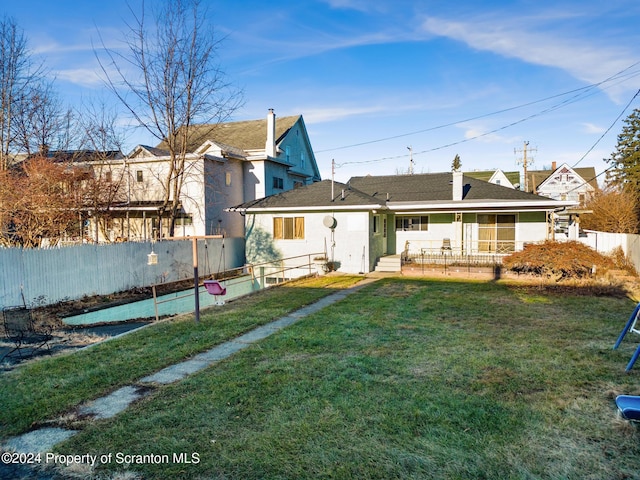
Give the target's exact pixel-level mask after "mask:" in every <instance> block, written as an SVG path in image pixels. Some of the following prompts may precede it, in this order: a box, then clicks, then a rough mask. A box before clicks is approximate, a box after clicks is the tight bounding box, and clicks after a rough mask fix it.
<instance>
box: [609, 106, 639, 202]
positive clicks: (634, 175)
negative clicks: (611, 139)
mask: <svg viewBox="0 0 640 480" xmlns="http://www.w3.org/2000/svg"><path fill="white" fill-rule="evenodd" d="M624 124H625V125H624V127H622V133H620V134H619V135H618V144H617V145H616V151H615V152H613V153H612V154H611V158H605V159H604V160H605V162H607V163H609V164H610V165H611V167H612V168H611V169H610V170H609V171H608V172H607V183H609V184H611V185H615V186H618V187H622V188H623V189H625V190H628V191H630V192H632V193H633V194H638V193H640V109H637V108H636V109H635V110H634V111H633V112H632V113H631V115H629V116H628V117H627V118H626V119H625V120H624Z"/></svg>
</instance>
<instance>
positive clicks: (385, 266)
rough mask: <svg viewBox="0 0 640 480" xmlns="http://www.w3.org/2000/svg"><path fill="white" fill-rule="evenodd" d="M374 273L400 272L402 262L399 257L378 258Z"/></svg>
mask: <svg viewBox="0 0 640 480" xmlns="http://www.w3.org/2000/svg"><path fill="white" fill-rule="evenodd" d="M375 271H376V272H400V271H402V261H401V259H400V255H387V256H385V257H380V258H379V259H378V263H377V264H376V268H375Z"/></svg>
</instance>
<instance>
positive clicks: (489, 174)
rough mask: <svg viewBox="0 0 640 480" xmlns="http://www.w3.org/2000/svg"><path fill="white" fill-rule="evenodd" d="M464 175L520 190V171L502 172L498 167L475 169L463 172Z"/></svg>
mask: <svg viewBox="0 0 640 480" xmlns="http://www.w3.org/2000/svg"><path fill="white" fill-rule="evenodd" d="M465 175H467V176H469V177H473V178H477V179H478V180H485V181H487V182H489V183H493V184H494V185H500V186H503V187H507V188H514V189H517V190H520V172H517V171H515V172H504V171H502V170H500V169H499V168H498V169H497V170H477V171H471V172H465Z"/></svg>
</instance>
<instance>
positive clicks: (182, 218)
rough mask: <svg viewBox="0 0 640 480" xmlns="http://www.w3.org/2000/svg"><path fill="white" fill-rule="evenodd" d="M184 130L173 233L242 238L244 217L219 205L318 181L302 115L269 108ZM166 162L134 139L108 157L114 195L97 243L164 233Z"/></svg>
mask: <svg viewBox="0 0 640 480" xmlns="http://www.w3.org/2000/svg"><path fill="white" fill-rule="evenodd" d="M189 128H190V132H189V135H188V138H189V143H188V145H187V152H188V153H187V155H186V157H185V173H184V178H183V183H182V188H181V190H180V198H179V199H178V200H179V207H178V215H177V218H176V221H175V224H174V235H175V236H194V235H198V236H199V235H216V234H224V235H226V236H234V237H243V236H244V222H243V220H242V218H240V217H239V216H238V215H235V214H230V213H228V212H227V211H225V210H226V209H227V208H228V207H230V206H233V205H237V204H239V203H243V202H248V201H253V200H256V199H259V198H263V197H266V196H269V195H274V194H278V193H283V192H286V191H288V190H291V189H294V188H297V187H301V186H304V185H308V184H311V183H314V182H317V181H319V180H320V173H319V169H318V166H317V164H316V160H315V156H314V154H313V149H312V147H311V142H310V140H309V136H308V133H307V129H306V126H305V123H304V119H303V117H302V115H294V116H285V117H282V118H276V115H275V113H274V111H273V110H269V111H268V114H267V115H266V118H264V119H260V120H248V121H239V122H227V123H219V124H212V125H193V126H191V127H189ZM169 161H170V156H169V152H168V150H167V148H166V145H165V144H164V143H160V144H158V145H156V146H153V147H152V146H146V145H138V146H137V147H136V148H134V149H133V151H132V152H131V153H130V154H129V155H128V156H126V158H124V159H121V160H119V161H117V162H111V163H110V178H112V179H114V178H118V179H120V181H119V185H120V187H119V188H120V190H121V195H120V202H119V204H117V205H113V206H112V207H111V209H110V212H109V213H110V216H111V218H110V224H109V227H108V228H106V229H103V230H104V231H100V232H99V233H98V235H99V236H100V237H101V238H99V240H100V241H103V240H109V241H114V240H116V239H122V240H128V239H130V240H135V239H150V238H163V237H165V236H167V235H168V232H169V225H167V220H166V219H165V218H161V217H160V216H159V214H158V212H159V209H160V207H161V205H162V203H163V199H164V198H165V196H166V195H167V192H166V186H165V179H166V177H167V174H168V172H169V168H170V163H169ZM170 196H171V192H169V197H170ZM89 221H90V219H89ZM88 230H89V231H93V229H91V228H89V229H88Z"/></svg>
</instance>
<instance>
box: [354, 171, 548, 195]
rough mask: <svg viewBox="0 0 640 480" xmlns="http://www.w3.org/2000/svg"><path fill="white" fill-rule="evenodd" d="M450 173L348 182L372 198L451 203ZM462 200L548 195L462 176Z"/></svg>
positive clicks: (369, 177) (366, 178)
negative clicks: (534, 193) (535, 193)
mask: <svg viewBox="0 0 640 480" xmlns="http://www.w3.org/2000/svg"><path fill="white" fill-rule="evenodd" d="M452 181H453V176H452V174H451V173H449V172H448V173H428V174H422V175H388V176H376V177H373V176H367V177H353V178H352V179H351V180H349V184H350V185H351V186H352V187H354V188H357V189H358V190H361V191H363V192H364V193H367V194H369V195H372V196H373V197H374V198H380V199H386V198H387V194H389V201H391V202H434V201H439V202H451V201H453V187H452ZM462 184H463V196H462V201H463V202H464V201H478V200H488V199H491V200H520V201H531V202H536V201H547V200H549V199H548V198H545V197H541V196H539V195H533V194H531V193H526V192H522V191H520V190H514V189H513V188H508V187H502V186H500V185H494V184H493V183H489V182H485V181H483V180H478V179H477V178H473V177H470V176H467V175H463V177H462Z"/></svg>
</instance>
